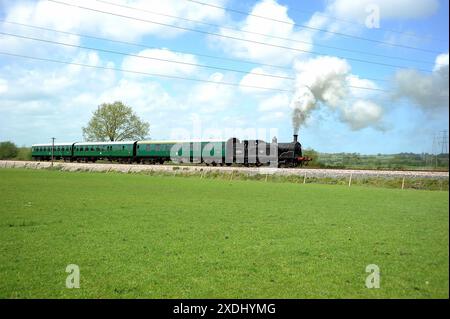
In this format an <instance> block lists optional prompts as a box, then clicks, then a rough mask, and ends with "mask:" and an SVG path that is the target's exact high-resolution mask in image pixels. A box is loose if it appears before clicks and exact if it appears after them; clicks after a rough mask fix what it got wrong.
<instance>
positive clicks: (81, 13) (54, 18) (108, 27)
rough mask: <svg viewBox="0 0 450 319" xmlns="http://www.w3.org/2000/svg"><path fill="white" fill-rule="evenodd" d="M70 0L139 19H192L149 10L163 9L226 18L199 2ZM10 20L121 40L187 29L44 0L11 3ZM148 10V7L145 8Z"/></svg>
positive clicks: (182, 23) (177, 22)
mask: <svg viewBox="0 0 450 319" xmlns="http://www.w3.org/2000/svg"><path fill="white" fill-rule="evenodd" d="M67 2H68V3H71V4H74V5H78V6H81V7H87V8H92V9H95V10H100V11H105V12H110V13H113V14H119V15H125V16H131V17H133V18H137V19H143V20H151V21H155V22H159V23H165V24H174V25H177V26H182V27H183V26H188V25H190V24H192V23H191V22H188V21H184V20H178V19H175V18H172V17H167V16H161V15H155V14H151V13H149V12H146V11H152V12H157V13H163V14H167V15H172V16H177V17H187V18H189V19H195V20H199V21H220V20H222V19H223V18H224V11H223V10H219V9H216V8H211V7H208V6H201V5H196V4H193V3H189V2H187V1H178V0H165V1H160V0H151V1H149V0H131V1H126V0H111V1H110V2H113V3H116V4H120V5H126V6H129V7H135V8H139V9H140V10H131V9H126V8H123V7H118V6H112V5H109V4H106V3H102V2H98V1H91V0H79V1H67ZM224 2H225V0H214V1H211V3H215V4H218V5H223V4H224ZM7 10H8V13H7V15H6V20H11V21H15V22H21V23H27V24H33V25H39V26H44V27H49V28H54V29H58V30H62V31H73V32H86V31H88V32H91V33H94V34H99V35H103V36H106V37H110V38H114V39H121V40H136V39H140V38H142V37H143V36H145V35H149V34H152V35H155V36H159V37H168V36H174V35H178V34H181V33H183V32H185V31H183V30H181V29H174V28H168V27H164V26H161V25H158V24H153V23H147V22H143V21H138V20H132V19H126V18H121V17H117V16H114V15H110V14H103V13H100V12H94V11H89V10H85V9H80V8H76V7H70V6H65V5H61V4H58V3H53V2H48V1H44V0H40V1H37V2H32V1H28V2H15V3H14V4H13V5H9V6H8V8H7ZM145 10H146V11H145Z"/></svg>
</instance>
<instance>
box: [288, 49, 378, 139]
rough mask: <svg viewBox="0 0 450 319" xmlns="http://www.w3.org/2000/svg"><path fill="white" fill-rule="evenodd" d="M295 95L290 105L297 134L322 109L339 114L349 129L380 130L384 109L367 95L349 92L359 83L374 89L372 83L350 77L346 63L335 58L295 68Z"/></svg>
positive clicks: (312, 61) (365, 93) (326, 58)
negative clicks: (315, 112)
mask: <svg viewBox="0 0 450 319" xmlns="http://www.w3.org/2000/svg"><path fill="white" fill-rule="evenodd" d="M295 70H296V72H297V74H296V91H295V93H294V96H293V98H292V101H291V108H292V125H293V128H294V132H295V133H296V134H297V133H298V131H299V129H300V127H301V126H302V125H304V124H305V121H307V119H308V118H309V116H310V114H311V113H312V111H314V110H315V109H317V108H318V107H319V106H321V105H324V106H326V107H328V108H330V109H331V110H332V111H337V112H339V113H340V117H339V119H340V120H341V121H342V122H344V123H346V124H348V125H349V126H350V128H351V129H353V130H359V129H362V128H365V127H368V126H374V127H376V128H379V127H380V125H379V124H380V121H381V119H382V115H383V109H382V108H381V107H380V106H379V105H378V104H376V103H375V102H373V101H370V100H369V98H370V97H371V94H373V93H369V91H367V90H366V92H359V91H356V90H355V89H352V88H351V87H352V86H355V83H356V86H357V84H359V83H364V85H361V86H364V87H369V88H376V85H375V83H373V82H372V81H369V80H364V79H359V78H358V77H357V76H355V75H353V74H351V72H350V71H351V68H350V65H349V64H348V63H347V61H346V60H343V59H339V58H336V57H329V56H325V57H319V58H316V59H311V60H308V61H302V62H297V63H296V64H295Z"/></svg>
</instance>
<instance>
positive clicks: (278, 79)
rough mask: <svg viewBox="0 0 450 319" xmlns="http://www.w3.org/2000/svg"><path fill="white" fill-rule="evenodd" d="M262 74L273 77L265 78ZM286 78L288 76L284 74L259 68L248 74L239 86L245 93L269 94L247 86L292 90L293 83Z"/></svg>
mask: <svg viewBox="0 0 450 319" xmlns="http://www.w3.org/2000/svg"><path fill="white" fill-rule="evenodd" d="M261 74H269V75H272V76H264V75H261ZM285 77H288V74H286V73H284V72H279V71H278V72H274V71H272V72H270V71H268V70H266V69H265V68H262V67H257V68H254V69H252V70H251V71H250V72H249V73H247V74H246V75H245V76H244V77H243V78H242V79H241V81H240V82H239V85H240V89H241V91H243V92H245V93H256V94H267V90H261V89H258V88H252V87H247V86H254V87H262V88H272V89H283V90H290V89H291V87H292V84H291V81H290V80H289V79H285Z"/></svg>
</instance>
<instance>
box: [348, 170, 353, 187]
mask: <svg viewBox="0 0 450 319" xmlns="http://www.w3.org/2000/svg"><path fill="white" fill-rule="evenodd" d="M352 177H353V173H350V179H349V180H348V187H350V186H352Z"/></svg>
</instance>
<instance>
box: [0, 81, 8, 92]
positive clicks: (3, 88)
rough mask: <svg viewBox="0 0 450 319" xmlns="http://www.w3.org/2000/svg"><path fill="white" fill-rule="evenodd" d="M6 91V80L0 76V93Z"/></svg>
mask: <svg viewBox="0 0 450 319" xmlns="http://www.w3.org/2000/svg"><path fill="white" fill-rule="evenodd" d="M6 91H8V81H6V80H5V79H1V78H0V94H2V93H5V92H6Z"/></svg>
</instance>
